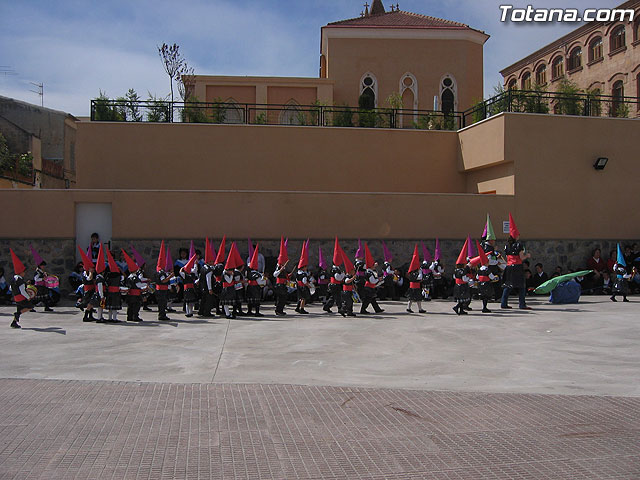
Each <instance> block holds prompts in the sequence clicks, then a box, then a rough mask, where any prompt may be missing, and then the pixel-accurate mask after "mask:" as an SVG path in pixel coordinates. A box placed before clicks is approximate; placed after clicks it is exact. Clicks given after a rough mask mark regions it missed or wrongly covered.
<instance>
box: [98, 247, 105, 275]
mask: <svg viewBox="0 0 640 480" xmlns="http://www.w3.org/2000/svg"><path fill="white" fill-rule="evenodd" d="M106 269H107V266H106V265H105V262H104V250H103V249H102V244H100V250H98V260H96V272H98V273H102V272H104V271H105V270H106Z"/></svg>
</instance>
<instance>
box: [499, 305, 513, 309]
mask: <svg viewBox="0 0 640 480" xmlns="http://www.w3.org/2000/svg"><path fill="white" fill-rule="evenodd" d="M500 308H502V309H503V310H511V309H512V308H513V307H510V306H509V305H507V306H506V307H503V306H502V305H500Z"/></svg>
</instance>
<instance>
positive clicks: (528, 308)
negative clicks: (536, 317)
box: [518, 307, 533, 310]
mask: <svg viewBox="0 0 640 480" xmlns="http://www.w3.org/2000/svg"><path fill="white" fill-rule="evenodd" d="M518 309H519V310H533V308H531V307H518Z"/></svg>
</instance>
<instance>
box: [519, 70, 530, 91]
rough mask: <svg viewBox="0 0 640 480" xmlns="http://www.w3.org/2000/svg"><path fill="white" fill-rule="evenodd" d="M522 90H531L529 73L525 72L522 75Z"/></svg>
mask: <svg viewBox="0 0 640 480" xmlns="http://www.w3.org/2000/svg"><path fill="white" fill-rule="evenodd" d="M521 85H522V90H531V72H526V73H525V74H524V75H522V82H521Z"/></svg>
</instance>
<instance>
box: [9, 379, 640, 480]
mask: <svg viewBox="0 0 640 480" xmlns="http://www.w3.org/2000/svg"><path fill="white" fill-rule="evenodd" d="M0 402H1V404H2V413H0V478H2V479H5V478H6V479H12V478H16V479H32V478H33V479H35V478H43V479H56V478H60V479H83V480H84V479H94V478H96V479H97V478H107V479H171V478H180V479H183V478H187V479H209V478H213V479H223V478H224V479H236V478H239V479H292V478H305V479H312V478H315V479H318V478H330V479H352V478H353V479H423V478H429V479H474V480H475V479H502V478H505V479H515V478H518V479H519V478H528V479H563V480H566V479H614V478H615V479H637V478H640V398H638V397H606V396H559V395H539V394H495V393H493V394H488V393H452V392H419V391H411V390H389V389H366V388H348V387H319V386H291V385H256V384H254V385H243V384H239V385H238V384H236V385H233V384H169V383H135V382H101V381H71V380H21V379H4V380H0Z"/></svg>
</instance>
